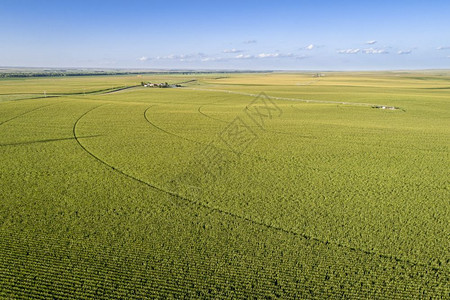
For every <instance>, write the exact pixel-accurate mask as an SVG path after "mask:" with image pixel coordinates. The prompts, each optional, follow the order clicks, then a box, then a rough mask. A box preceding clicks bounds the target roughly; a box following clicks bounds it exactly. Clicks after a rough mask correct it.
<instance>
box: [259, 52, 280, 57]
mask: <svg viewBox="0 0 450 300" xmlns="http://www.w3.org/2000/svg"><path fill="white" fill-rule="evenodd" d="M257 57H258V58H271V57H280V53H261V54H258V55H257Z"/></svg>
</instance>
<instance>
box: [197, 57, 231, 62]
mask: <svg viewBox="0 0 450 300" xmlns="http://www.w3.org/2000/svg"><path fill="white" fill-rule="evenodd" d="M227 60H228V59H226V58H223V57H205V58H202V59H201V61H202V62H217V61H227Z"/></svg>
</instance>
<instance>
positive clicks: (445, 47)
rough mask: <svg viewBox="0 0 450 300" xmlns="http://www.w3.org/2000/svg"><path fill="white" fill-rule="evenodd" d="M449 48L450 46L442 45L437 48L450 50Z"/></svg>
mask: <svg viewBox="0 0 450 300" xmlns="http://www.w3.org/2000/svg"><path fill="white" fill-rule="evenodd" d="M449 49H450V46H440V47H437V48H436V50H449Z"/></svg>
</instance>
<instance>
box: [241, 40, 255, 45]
mask: <svg viewBox="0 0 450 300" xmlns="http://www.w3.org/2000/svg"><path fill="white" fill-rule="evenodd" d="M256 43H257V41H256V40H247V41H244V44H256Z"/></svg>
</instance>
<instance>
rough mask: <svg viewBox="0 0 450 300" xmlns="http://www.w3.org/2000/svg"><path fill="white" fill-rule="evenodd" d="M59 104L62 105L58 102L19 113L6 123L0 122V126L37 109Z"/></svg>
mask: <svg viewBox="0 0 450 300" xmlns="http://www.w3.org/2000/svg"><path fill="white" fill-rule="evenodd" d="M59 103H63V102H58V103H51V104H47V105H42V106H39V107H36V108H34V109H31V110H28V111H26V112H24V113H21V114H18V115H16V116H15V117H12V118H11V119H8V120H6V121H2V122H0V126H1V125H3V124H5V123H8V122H10V121H12V120H14V119H17V118H19V117H22V116H24V115H27V114H29V113H31V112H33V111H36V110H39V109H41V108H44V107H47V106H52V105H56V104H59Z"/></svg>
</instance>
